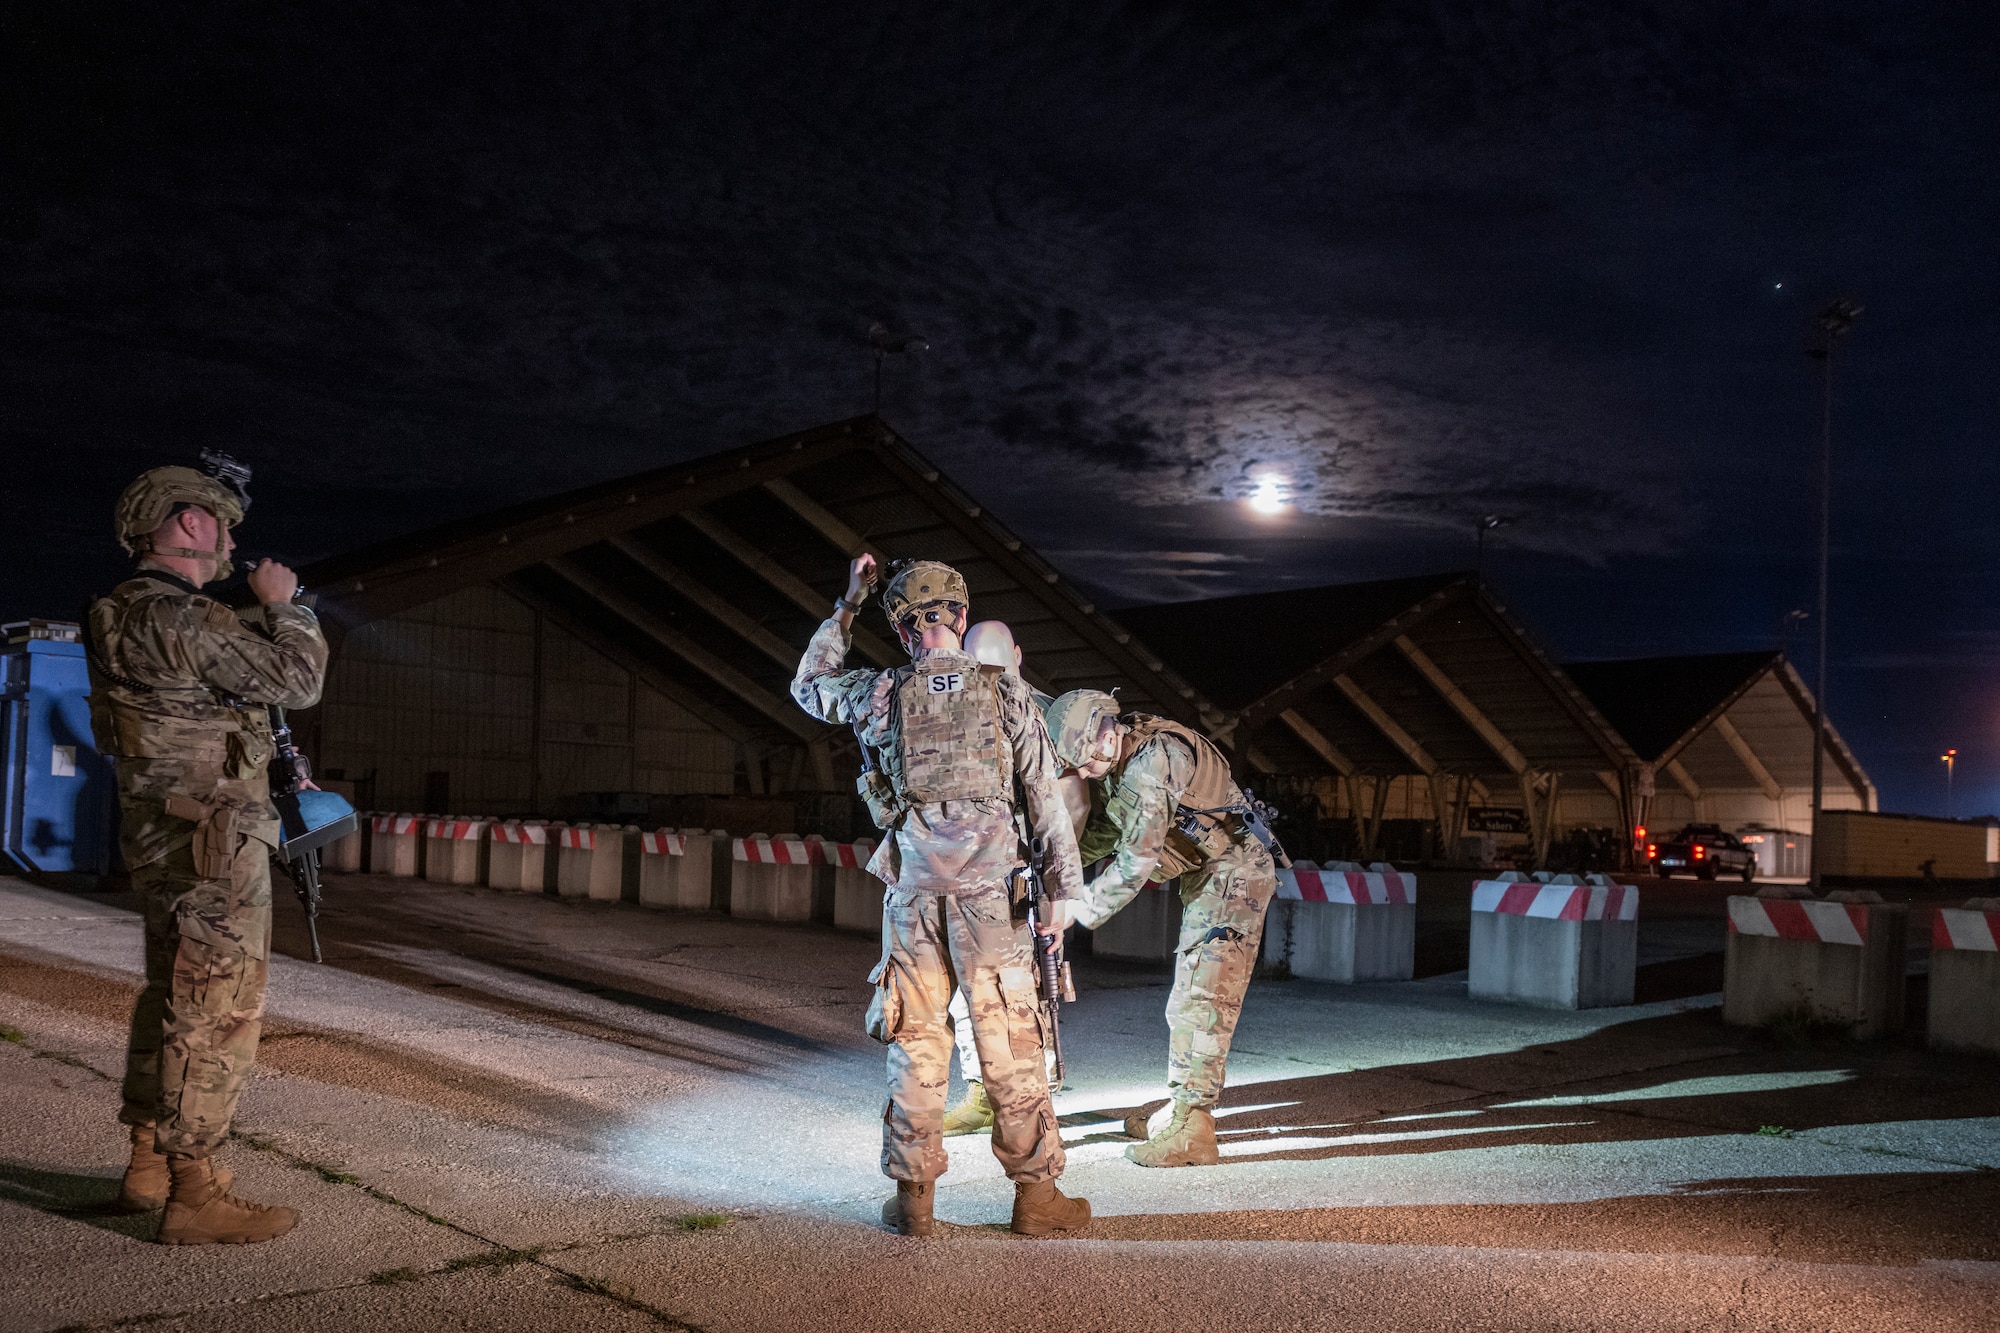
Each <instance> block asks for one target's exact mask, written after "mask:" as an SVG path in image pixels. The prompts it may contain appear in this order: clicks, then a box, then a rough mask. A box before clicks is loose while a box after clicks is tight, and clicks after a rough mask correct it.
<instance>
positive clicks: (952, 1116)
mask: <svg viewBox="0 0 2000 1333" xmlns="http://www.w3.org/2000/svg"><path fill="white" fill-rule="evenodd" d="M992 1128H993V1103H992V1102H989V1101H987V1100H986V1085H985V1084H984V1083H981V1082H980V1081H979V1080H978V1079H973V1080H972V1081H971V1082H969V1083H967V1084H966V1085H965V1100H964V1101H962V1102H960V1103H959V1104H958V1105H956V1106H954V1107H952V1108H951V1109H950V1110H949V1111H946V1112H945V1113H944V1136H945V1137H946V1138H948V1139H952V1138H957V1137H958V1136H959V1135H960V1134H977V1133H979V1131H981V1130H982V1129H992Z"/></svg>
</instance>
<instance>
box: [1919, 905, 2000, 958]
mask: <svg viewBox="0 0 2000 1333" xmlns="http://www.w3.org/2000/svg"><path fill="white" fill-rule="evenodd" d="M1931 948H1933V949H1969V950H1974V951H1976V952H1979V953H2000V912H1981V911H1978V910H1976V909H1973V908H1967V907H1940V908H1939V909H1938V913H1937V915H1936V916H1934V917H1932V918H1931Z"/></svg>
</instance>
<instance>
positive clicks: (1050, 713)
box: [1042, 690, 1118, 768]
mask: <svg viewBox="0 0 2000 1333" xmlns="http://www.w3.org/2000/svg"><path fill="white" fill-rule="evenodd" d="M1117 716H1118V701H1117V700H1116V699H1114V698H1112V697H1111V696H1110V695H1108V694H1106V693H1105V692H1104V691H1103V690H1071V691H1070V692H1069V693H1068V694H1062V695H1058V696H1056V698H1055V700H1054V702H1052V703H1050V704H1049V706H1048V707H1047V708H1046V709H1045V710H1043V712H1042V720H1043V721H1044V722H1045V723H1047V724H1048V728H1049V739H1050V740H1051V741H1053V742H1054V743H1055V748H1056V758H1058V759H1060V760H1062V762H1063V765H1064V767H1066V768H1081V767H1082V766H1083V765H1084V764H1085V763H1086V762H1088V761H1089V759H1090V757H1091V754H1090V752H1091V750H1092V749H1093V748H1094V747H1095V746H1096V744H1097V734H1098V732H1100V731H1102V730H1103V729H1104V722H1105V719H1106V718H1115V717H1117Z"/></svg>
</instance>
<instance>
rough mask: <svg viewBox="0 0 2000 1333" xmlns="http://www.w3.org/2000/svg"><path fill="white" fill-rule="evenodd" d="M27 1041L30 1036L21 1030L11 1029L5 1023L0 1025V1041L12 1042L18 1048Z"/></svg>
mask: <svg viewBox="0 0 2000 1333" xmlns="http://www.w3.org/2000/svg"><path fill="white" fill-rule="evenodd" d="M27 1039H28V1034H27V1033H25V1032H23V1031H21V1029H19V1028H10V1027H8V1026H7V1025H6V1024H5V1023H0V1041H11V1042H13V1043H14V1044H15V1045H17V1046H18V1045H20V1044H21V1043H22V1042H24V1041H26V1040H27Z"/></svg>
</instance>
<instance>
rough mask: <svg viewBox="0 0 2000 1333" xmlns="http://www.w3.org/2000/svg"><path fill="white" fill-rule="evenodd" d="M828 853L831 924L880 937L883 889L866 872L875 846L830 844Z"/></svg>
mask: <svg viewBox="0 0 2000 1333" xmlns="http://www.w3.org/2000/svg"><path fill="white" fill-rule="evenodd" d="M829 852H830V854H831V855H832V856H833V861H832V864H831V866H830V867H829V868H830V870H831V872H832V875H833V924H834V925H836V926H838V927H840V928H841V929H842V930H865V931H867V932H868V933H869V934H871V935H879V934H881V933H882V894H883V892H884V890H885V888H886V886H885V885H884V884H883V883H882V881H881V880H879V879H877V878H875V874H874V872H873V871H871V870H869V869H868V862H869V861H870V860H871V859H873V858H874V855H875V844H874V843H873V842H871V841H869V840H868V839H866V838H863V839H861V840H860V841H859V842H841V843H833V844H830V847H829Z"/></svg>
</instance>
